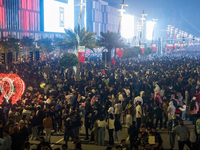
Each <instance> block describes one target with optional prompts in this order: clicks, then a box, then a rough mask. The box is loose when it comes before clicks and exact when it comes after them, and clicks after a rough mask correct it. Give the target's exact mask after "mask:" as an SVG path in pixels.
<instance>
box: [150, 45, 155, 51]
mask: <svg viewBox="0 0 200 150" xmlns="http://www.w3.org/2000/svg"><path fill="white" fill-rule="evenodd" d="M151 48H152V51H153V52H156V44H151Z"/></svg>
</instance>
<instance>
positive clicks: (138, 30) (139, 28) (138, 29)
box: [136, 22, 141, 46]
mask: <svg viewBox="0 0 200 150" xmlns="http://www.w3.org/2000/svg"><path fill="white" fill-rule="evenodd" d="M136 30H137V35H136V37H137V46H138V45H139V33H140V30H141V25H140V24H139V22H137V25H136Z"/></svg>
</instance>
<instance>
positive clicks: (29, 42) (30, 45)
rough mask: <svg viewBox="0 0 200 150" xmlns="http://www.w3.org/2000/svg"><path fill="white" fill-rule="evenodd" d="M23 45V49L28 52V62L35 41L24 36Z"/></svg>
mask: <svg viewBox="0 0 200 150" xmlns="http://www.w3.org/2000/svg"><path fill="white" fill-rule="evenodd" d="M20 43H21V45H22V47H23V49H25V51H26V61H27V59H28V50H32V48H33V46H34V44H33V43H34V39H32V38H31V37H28V36H24V37H23V38H22V39H21V42H20Z"/></svg>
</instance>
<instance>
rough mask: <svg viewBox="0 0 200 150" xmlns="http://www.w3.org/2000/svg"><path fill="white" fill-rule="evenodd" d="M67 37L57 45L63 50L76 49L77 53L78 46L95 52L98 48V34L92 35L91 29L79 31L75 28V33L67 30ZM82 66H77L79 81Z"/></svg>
mask: <svg viewBox="0 0 200 150" xmlns="http://www.w3.org/2000/svg"><path fill="white" fill-rule="evenodd" d="M65 33H66V34H65V35H64V38H63V40H61V41H59V42H57V45H58V46H60V47H61V48H62V49H75V51H76V53H77V50H78V46H85V48H89V49H91V50H93V48H96V47H98V42H97V40H96V39H95V37H94V36H95V35H96V33H93V32H92V33H91V32H90V31H89V29H85V28H82V29H81V30H80V31H78V28H77V27H75V28H74V31H73V30H71V29H65ZM80 68H81V66H80V64H78V65H77V79H79V74H80Z"/></svg>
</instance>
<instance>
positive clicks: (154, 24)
mask: <svg viewBox="0 0 200 150" xmlns="http://www.w3.org/2000/svg"><path fill="white" fill-rule="evenodd" d="M157 20H158V19H155V18H154V19H153V33H152V42H151V44H153V38H154V29H155V27H156V21H157Z"/></svg>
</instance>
